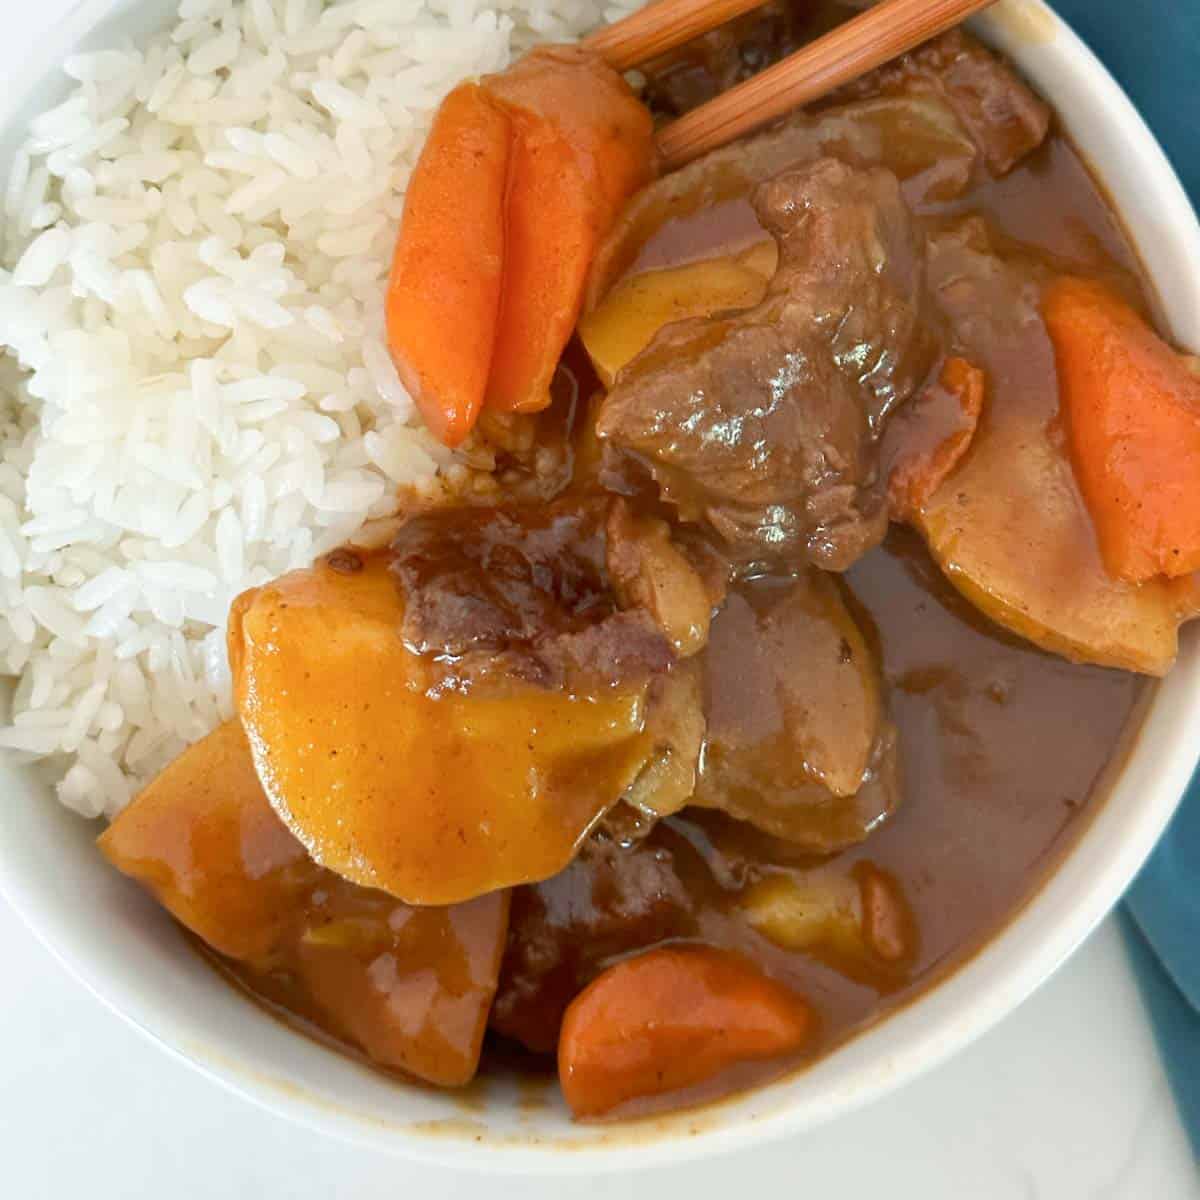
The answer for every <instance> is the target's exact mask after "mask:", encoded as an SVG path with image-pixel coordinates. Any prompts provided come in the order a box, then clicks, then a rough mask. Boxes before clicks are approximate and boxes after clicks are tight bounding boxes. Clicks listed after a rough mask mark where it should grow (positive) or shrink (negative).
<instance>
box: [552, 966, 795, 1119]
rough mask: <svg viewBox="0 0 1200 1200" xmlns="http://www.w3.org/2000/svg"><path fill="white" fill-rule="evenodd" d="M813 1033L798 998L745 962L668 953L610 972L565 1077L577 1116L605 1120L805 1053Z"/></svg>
mask: <svg viewBox="0 0 1200 1200" xmlns="http://www.w3.org/2000/svg"><path fill="white" fill-rule="evenodd" d="M812 1027H813V1017H812V1012H811V1010H810V1009H809V1007H808V1005H807V1004H806V1003H805V1002H804V1001H803V1000H802V999H801V998H800V997H799V996H797V995H796V994H795V993H793V992H791V991H789V990H788V989H787V988H785V987H784V986H783V985H782V984H779V983H776V982H775V981H774V980H772V979H769V978H768V977H767V976H765V975H763V974H762V973H761V972H759V971H758V970H757V969H756V968H755V967H754V966H753V965H751V964H750V963H749V962H747V961H746V960H745V959H744V958H742V957H740V956H739V955H736V954H731V953H729V952H728V951H725V950H714V949H711V948H708V947H702V946H674V947H665V948H662V949H658V950H650V951H648V952H647V953H645V954H641V955H639V956H638V957H636V958H630V959H625V960H624V961H623V962H619V963H617V964H616V965H615V966H612V967H609V968H608V970H607V971H605V972H604V973H603V974H602V975H600V976H599V977H598V978H597V979H595V980H593V982H592V983H591V984H589V985H588V987H586V988H585V989H584V990H583V991H582V992H581V993H580V994H579V995H578V996H576V997H575V999H574V1000H573V1001H572V1002H571V1005H570V1007H569V1008H568V1009H567V1012H566V1016H565V1017H564V1019H563V1025H562V1032H561V1033H560V1034H559V1041H558V1075H559V1080H560V1082H561V1084H562V1090H563V1095H564V1096H565V1097H566V1100H567V1103H568V1104H569V1105H570V1106H571V1110H572V1112H574V1113H575V1115H576V1116H578V1117H597V1116H602V1115H603V1114H604V1113H607V1112H609V1111H611V1110H612V1109H614V1108H616V1107H617V1106H618V1105H620V1104H624V1103H626V1102H627V1101H630V1100H637V1099H641V1098H643V1097H648V1096H657V1095H661V1094H662V1093H664V1092H672V1091H676V1090H678V1089H680V1088H685V1087H690V1086H692V1085H693V1084H697V1083H701V1082H703V1081H704V1080H706V1079H709V1078H711V1077H712V1076H713V1075H715V1074H717V1073H718V1072H719V1071H722V1070H724V1069H725V1068H726V1067H730V1066H733V1065H734V1064H735V1063H740V1062H749V1061H753V1060H758V1059H766V1058H774V1057H776V1056H778V1055H782V1054H787V1053H789V1052H790V1051H794V1050H798V1049H799V1048H800V1047H801V1046H802V1045H803V1044H804V1043H805V1042H806V1041H807V1040H808V1038H809V1035H810V1033H811V1031H812Z"/></svg>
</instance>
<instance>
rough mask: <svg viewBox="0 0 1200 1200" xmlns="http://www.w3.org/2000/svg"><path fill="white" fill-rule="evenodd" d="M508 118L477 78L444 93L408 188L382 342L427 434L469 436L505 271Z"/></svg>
mask: <svg viewBox="0 0 1200 1200" xmlns="http://www.w3.org/2000/svg"><path fill="white" fill-rule="evenodd" d="M511 140H512V128H511V122H510V120H509V117H508V115H507V113H506V112H505V111H504V110H503V108H502V107H501V106H500V105H498V104H496V103H495V102H494V101H493V100H492V99H491V98H490V97H489V96H488V95H487V94H486V93H485V92H484V91H483V90H482V89H481V88H480V87H479V86H478V85H477V84H463V85H462V86H460V87H457V88H455V89H454V91H452V92H451V93H450V95H449V96H447V97H446V99H445V100H444V101H443V103H442V107H441V108H440V109H439V110H438V115H437V118H436V120H435V121H434V124H433V129H432V131H431V132H430V134H429V139H428V141H427V142H426V143H425V148H424V149H423V150H422V152H421V158H420V161H419V162H418V163H417V166H416V169H415V170H414V171H413V176H412V179H411V181H410V182H409V185H408V194H407V196H406V197H405V201H404V219H403V223H402V225H401V228H400V236H399V240H398V242H397V244H396V255H395V259H394V261H393V263H392V276H391V282H390V284H389V286H388V294H387V330H388V345H389V348H390V349H391V353H392V359H393V361H394V362H395V364H396V370H397V372H398V373H399V375H400V379H401V381H402V382H403V383H404V386H405V387H406V388H407V389H408V391H409V393H410V394H411V395H412V397H413V399H414V400H415V401H416V404H417V407H418V408H419V409H420V410H421V414H422V416H423V417H424V418H425V423H426V425H428V427H429V429H430V431H431V432H432V433H433V434H434V436H435V437H437V438H438V439H439V440H440V441H442V442H444V443H445V444H446V445H447V446H456V445H458V444H459V443H460V442H461V441H462V440H463V438H465V437H466V436H467V434H468V433H469V432H470V430H471V427H472V426H473V425H474V424H475V420H476V418H477V417H478V415H479V410H480V408H481V407H482V405H483V396H484V390H485V388H486V386H487V378H488V373H489V371H490V369H491V363H492V353H493V349H494V347H495V342H496V322H497V315H498V313H499V308H500V288H501V282H502V278H503V268H504V205H505V191H506V188H507V181H508V164H509V149H510V143H511Z"/></svg>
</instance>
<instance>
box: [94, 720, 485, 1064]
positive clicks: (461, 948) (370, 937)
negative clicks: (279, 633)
mask: <svg viewBox="0 0 1200 1200" xmlns="http://www.w3.org/2000/svg"><path fill="white" fill-rule="evenodd" d="M100 849H101V850H102V851H103V852H104V854H105V855H106V856H107V857H108V859H109V860H110V861H111V862H112V863H113V865H114V866H116V867H117V868H118V869H119V870H121V871H123V872H124V873H125V874H126V875H129V876H130V877H132V878H133V879H135V880H137V881H138V882H139V883H140V884H142V885H143V886H144V887H145V888H147V889H148V890H149V891H150V892H152V893H153V894H154V896H155V897H156V898H157V899H158V900H159V902H160V903H161V904H163V906H164V907H166V908H167V909H168V910H169V911H170V912H171V913H172V915H174V916H175V917H176V918H177V919H178V920H179V921H180V922H182V923H183V924H184V925H186V926H187V927H188V928H189V929H190V930H191V931H192V932H193V933H195V934H197V935H198V936H199V937H201V938H203V939H204V941H206V942H207V943H208V944H209V945H210V946H212V948H213V949H214V950H217V951H218V952H219V953H221V954H223V955H225V956H226V957H228V958H231V959H233V960H235V962H236V963H237V964H238V966H237V971H238V973H240V974H245V975H246V976H247V977H248V980H249V981H250V982H251V983H252V984H253V985H254V986H255V989H256V990H258V991H260V992H261V993H262V994H264V995H265V996H267V997H269V998H270V999H272V1000H276V1001H278V1003H280V1004H281V1005H282V1006H283V1007H284V1008H286V1009H288V1010H289V1011H291V1012H294V1013H295V1014H296V1015H298V1016H301V1017H304V1018H306V1019H308V1020H310V1021H313V1022H314V1023H316V1024H317V1025H319V1026H321V1027H322V1028H323V1029H326V1030H328V1031H329V1032H330V1033H331V1034H333V1035H334V1036H335V1037H340V1038H343V1039H345V1040H347V1041H350V1042H353V1043H355V1044H356V1045H358V1046H360V1047H362V1049H363V1050H365V1051H366V1053H367V1054H368V1055H370V1056H371V1057H372V1058H373V1059H375V1061H377V1062H379V1063H382V1064H383V1065H385V1066H389V1067H395V1068H398V1069H400V1070H404V1071H407V1072H409V1073H411V1074H413V1075H417V1076H419V1077H420V1078H422V1079H427V1080H429V1081H430V1082H432V1083H438V1084H442V1085H444V1086H455V1085H459V1084H463V1083H466V1082H467V1081H468V1080H469V1079H470V1078H471V1077H472V1076H473V1075H474V1074H475V1070H476V1068H477V1066H478V1063H479V1051H480V1047H481V1045H482V1043H483V1032H484V1028H485V1026H486V1024H487V1016H488V1011H489V1010H490V1008H491V1004H492V998H493V996H494V995H495V992H496V981H497V979H498V977H499V972H500V957H501V954H502V952H503V949H504V942H505V937H506V934H507V930H508V908H509V894H508V893H507V892H497V893H494V894H492V895H490V896H483V897H481V898H479V899H477V900H473V901H470V902H469V903H467V904H460V905H456V906H454V907H451V908H420V909H416V908H409V907H408V906H407V905H405V904H402V903H400V902H399V901H397V900H395V899H394V898H392V897H391V896H387V895H385V894H384V893H382V892H378V891H372V890H368V889H365V888H360V887H356V886H355V885H354V884H351V883H347V882H346V881H345V880H343V879H339V878H338V877H337V876H336V875H334V874H332V873H331V872H329V871H327V870H325V869H323V868H322V867H319V866H318V865H317V864H316V863H314V862H313V861H312V860H311V859H310V858H309V857H308V856H307V855H306V854H305V853H304V847H303V846H301V845H300V843H299V842H298V841H297V840H296V839H295V838H294V837H293V836H292V835H291V834H290V833H289V832H288V831H287V829H286V828H285V827H284V825H283V823H282V822H281V821H280V820H279V818H278V817H277V816H276V815H275V813H274V811H273V810H272V809H271V806H270V804H269V803H268V802H267V798H266V795H265V794H264V793H263V789H262V787H261V786H260V784H259V781H258V776H257V774H256V773H255V770H254V762H253V760H252V758H251V756H250V747H249V745H248V744H247V742H246V737H245V735H244V733H243V732H242V729H241V726H240V725H239V724H238V723H237V722H236V721H230V722H227V723H226V724H225V725H222V726H221V727H220V728H219V729H217V730H216V731H215V732H214V733H212V734H210V735H209V736H208V737H207V738H205V739H204V740H203V741H201V742H198V743H197V744H196V745H195V746H192V747H191V748H190V749H189V750H187V751H185V753H184V754H182V755H181V756H180V757H179V758H178V759H176V760H175V762H173V763H172V764H171V765H170V766H169V767H168V768H167V769H166V770H165V771H164V772H163V773H162V774H161V775H159V777H158V778H157V779H156V780H154V782H153V783H151V784H150V786H149V787H148V788H146V789H145V791H143V792H142V793H141V795H140V796H138V797H137V798H136V799H135V800H134V801H133V803H132V804H130V805H129V807H128V808H126V809H125V811H124V812H122V813H121V814H120V816H118V817H117V819H116V820H115V821H114V822H113V823H112V825H111V826H109V828H108V830H107V831H106V832H105V833H104V834H103V835H102V836H101V838H100Z"/></svg>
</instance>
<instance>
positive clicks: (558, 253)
mask: <svg viewBox="0 0 1200 1200" xmlns="http://www.w3.org/2000/svg"><path fill="white" fill-rule="evenodd" d="M513 123H514V125H515V127H516V129H517V131H518V132H517V136H516V138H515V139H514V144H513V151H512V165H511V168H510V173H509V190H508V210H507V222H506V225H505V241H504V253H505V263H504V291H503V295H502V298H501V301H500V315H499V318H498V322H497V327H496V348H495V355H494V357H493V359H492V368H491V373H490V375H489V377H488V384H487V391H486V395H485V403H486V404H487V406H488V408H496V409H500V410H502V411H505V412H536V411H538V410H539V409H543V408H545V407H546V406H547V405H548V404H549V401H550V381H551V379H552V378H553V377H554V370H555V367H557V365H558V360H559V358H560V357H561V355H562V352H563V348H564V347H565V346H566V344H567V342H568V340H569V339H570V337H571V332H572V330H573V329H574V328H575V322H576V320H577V319H578V316H579V307H580V303H581V298H582V296H583V286H584V281H585V279H586V277H587V271H588V266H589V264H590V263H591V261H592V255H593V254H594V253H595V247H596V211H595V201H594V197H593V196H592V194H591V191H590V189H589V188H588V186H587V183H586V181H585V180H584V179H583V178H582V176H580V174H579V172H578V171H577V170H576V169H575V152H574V150H573V149H572V147H571V145H570V143H568V141H567V140H566V138H564V137H562V136H561V135H560V134H558V133H557V132H556V131H555V130H554V128H553V126H552V125H551V124H550V122H548V121H544V120H542V119H541V118H539V117H533V116H530V115H529V114H527V113H515V114H514V116H513Z"/></svg>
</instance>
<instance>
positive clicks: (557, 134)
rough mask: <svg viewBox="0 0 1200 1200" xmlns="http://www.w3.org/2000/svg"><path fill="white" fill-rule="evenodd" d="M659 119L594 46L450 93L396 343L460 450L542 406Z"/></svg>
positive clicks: (402, 367)
mask: <svg viewBox="0 0 1200 1200" xmlns="http://www.w3.org/2000/svg"><path fill="white" fill-rule="evenodd" d="M653 155H654V150H653V145H652V143H651V121H650V115H649V113H648V112H647V111H646V110H645V109H644V108H643V107H642V105H641V104H640V103H639V102H638V101H637V99H636V98H635V97H634V95H633V93H632V92H631V91H630V90H629V88H628V86H627V85H626V84H625V83H624V81H623V80H622V79H621V77H620V76H619V75H617V74H616V73H615V72H614V71H612V70H610V69H609V68H608V67H607V66H605V65H604V63H603V62H602V61H600V59H598V58H597V57H596V56H595V55H593V54H589V53H588V52H587V51H585V50H582V49H579V48H576V47H570V46H560V47H543V48H541V49H538V50H535V51H533V52H532V53H530V54H529V55H527V56H526V57H525V58H523V59H521V60H520V61H519V62H518V63H517V64H516V65H515V66H514V67H513V68H512V69H511V70H509V71H508V72H506V73H505V74H503V75H495V76H489V77H487V78H485V79H484V80H483V81H482V82H481V83H480V84H474V83H469V84H464V85H462V86H460V87H458V88H456V89H455V90H454V91H453V92H451V94H450V95H449V96H448V97H447V99H446V101H445V102H444V104H443V106H442V108H441V109H440V111H439V113H438V116H437V119H436V121H435V123H434V127H433V130H432V133H431V135H430V138H429V140H428V142H427V143H426V145H425V149H424V151H423V152H422V155H421V160H420V162H419V163H418V164H417V167H416V170H415V171H414V174H413V179H412V182H411V184H410V185H409V190H408V195H407V197H406V200H405V210H404V219H403V222H402V225H401V229H400V236H399V240H398V242H397V246H396V253H395V260H394V262H393V266H392V277H391V283H390V285H389V289H388V302H387V325H388V342H389V346H390V348H391V352H392V357H393V359H394V360H395V363H396V367H397V370H398V371H399V373H400V377H401V379H402V380H403V381H404V383H405V386H406V387H407V388H408V390H409V391H410V392H411V393H412V395H413V398H414V399H415V400H416V402H417V405H418V406H419V407H420V409H421V412H422V414H423V415H424V417H425V420H426V424H427V425H428V426H429V427H430V429H431V430H432V431H433V433H434V434H435V435H436V436H437V437H439V438H440V439H441V440H442V441H443V442H445V444H446V445H448V446H456V445H458V444H459V443H460V442H461V441H462V440H463V438H465V437H466V436H467V434H468V433H469V432H470V431H471V429H472V427H473V426H474V424H475V421H476V420H477V419H478V416H479V411H480V408H481V407H482V406H483V404H484V403H485V402H486V403H487V404H488V405H489V406H491V407H494V408H498V409H502V410H504V411H520V412H536V411H538V410H539V409H543V408H545V407H546V406H547V405H548V404H549V403H550V382H551V378H552V376H553V375H554V370H555V367H556V365H557V363H558V359H559V357H560V355H561V354H562V352H563V348H564V347H565V346H566V344H567V340H568V339H569V338H570V336H571V332H572V330H573V328H574V325H575V320H576V317H577V316H578V315H579V309H580V305H581V304H582V302H583V289H584V283H585V280H586V277H587V272H588V269H589V267H590V265H591V261H592V258H593V257H594V254H595V249H596V246H597V244H598V241H599V239H600V238H601V237H603V236H604V234H605V233H606V232H607V230H608V228H609V227H610V226H611V224H612V222H613V220H614V219H615V217H616V214H617V211H618V209H619V208H620V206H621V205H622V204H623V203H624V201H625V200H626V198H627V197H628V196H629V195H630V194H631V193H632V192H633V191H634V190H635V189H636V188H638V187H639V186H640V185H641V184H643V183H645V182H646V181H647V180H648V179H649V178H650V177H651V174H652V172H653Z"/></svg>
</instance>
